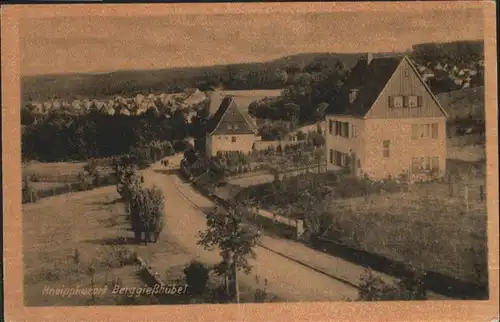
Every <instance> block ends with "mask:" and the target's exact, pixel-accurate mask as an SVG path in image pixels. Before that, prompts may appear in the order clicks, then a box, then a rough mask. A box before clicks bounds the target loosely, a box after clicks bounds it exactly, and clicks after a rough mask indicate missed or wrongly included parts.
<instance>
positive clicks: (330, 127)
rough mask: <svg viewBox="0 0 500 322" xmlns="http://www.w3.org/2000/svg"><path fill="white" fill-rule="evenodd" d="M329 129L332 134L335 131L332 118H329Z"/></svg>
mask: <svg viewBox="0 0 500 322" xmlns="http://www.w3.org/2000/svg"><path fill="white" fill-rule="evenodd" d="M328 131H329V132H330V134H332V132H333V121H332V120H329V122H328Z"/></svg>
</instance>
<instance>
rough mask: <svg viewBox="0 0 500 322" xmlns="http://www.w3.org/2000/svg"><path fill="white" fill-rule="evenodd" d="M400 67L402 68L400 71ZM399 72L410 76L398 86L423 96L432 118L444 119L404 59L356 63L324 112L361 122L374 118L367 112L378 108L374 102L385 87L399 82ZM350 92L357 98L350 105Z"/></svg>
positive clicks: (401, 90)
mask: <svg viewBox="0 0 500 322" xmlns="http://www.w3.org/2000/svg"><path fill="white" fill-rule="evenodd" d="M402 65H404V66H405V68H401V66H402ZM403 69H406V70H408V72H409V73H410V75H409V77H410V78H411V79H412V83H411V84H410V83H406V84H405V85H401V86H403V87H405V86H406V87H408V86H409V87H408V88H406V87H405V88H406V90H409V91H410V92H412V93H413V92H415V91H416V92H419V93H420V94H419V95H425V96H427V97H428V98H427V101H428V103H429V104H431V105H434V111H433V113H434V114H437V115H436V116H447V112H446V111H445V110H444V109H443V107H442V106H441V105H440V104H439V101H438V100H437V99H436V98H435V96H434V95H433V93H432V92H431V91H430V89H429V87H428V86H427V85H426V84H425V81H424V80H423V79H422V77H421V76H420V74H419V72H418V70H417V69H416V67H415V66H414V65H413V64H412V63H411V61H410V60H409V59H408V57H406V56H399V57H383V58H376V59H373V60H372V61H371V62H370V64H368V63H367V61H366V60H360V61H358V63H357V64H356V66H354V68H353V69H352V70H351V72H350V74H349V77H348V78H347V80H346V81H345V83H344V84H343V86H342V88H341V89H340V91H339V93H338V95H337V96H336V97H335V99H334V101H333V103H332V104H331V106H332V108H331V109H330V110H329V111H328V112H329V113H330V114H337V115H346V116H354V117H361V118H365V117H368V116H374V114H376V113H374V112H371V110H372V108H373V107H374V106H376V105H379V104H378V103H379V102H378V101H379V100H381V97H382V96H384V94H387V93H384V92H386V91H388V87H391V86H389V83H394V82H398V81H399V77H400V76H402V73H403V71H402V70H403ZM395 74H398V75H395ZM401 83H403V82H401ZM394 86H395V87H398V86H397V84H396V85H393V86H392V87H394ZM409 88H411V89H409ZM352 89H357V90H358V94H357V96H356V98H355V99H354V101H353V102H351V103H350V102H349V92H350V91H351V90H352ZM398 90H399V91H400V93H399V94H403V92H404V89H402V88H399V89H398ZM381 105H383V107H382V108H386V107H387V104H385V105H384V104H383V103H382V104H381ZM431 108H432V107H431ZM436 110H437V112H436ZM408 116H409V115H408Z"/></svg>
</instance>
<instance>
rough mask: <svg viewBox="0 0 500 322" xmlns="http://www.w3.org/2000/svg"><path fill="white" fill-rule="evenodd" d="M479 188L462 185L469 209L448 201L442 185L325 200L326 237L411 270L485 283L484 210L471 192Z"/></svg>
mask: <svg viewBox="0 0 500 322" xmlns="http://www.w3.org/2000/svg"><path fill="white" fill-rule="evenodd" d="M479 183H480V182H479V180H477V181H476V182H468V186H469V187H470V189H471V194H469V196H470V202H469V210H467V209H466V207H465V201H464V198H463V197H462V196H463V195H455V196H454V197H449V195H448V193H449V190H448V185H447V184H442V183H429V184H418V185H414V186H412V187H411V190H410V191H409V192H401V193H392V194H390V193H383V194H378V195H371V196H370V197H369V198H368V199H365V198H364V197H358V198H349V199H337V200H331V201H329V202H328V203H327V209H328V211H329V213H331V218H332V228H333V229H332V230H330V231H329V232H328V233H327V237H328V238H330V239H334V240H337V241H339V242H340V243H343V244H346V245H347V246H350V247H353V248H356V249H362V250H365V251H368V252H370V253H375V254H378V255H382V256H385V257H388V258H391V259H393V260H396V261H400V262H404V263H407V264H410V265H412V266H413V267H418V268H422V269H425V270H432V271H436V272H439V273H442V274H445V275H449V276H453V277H456V278H459V279H462V280H465V281H470V282H480V283H487V280H488V279H487V273H486V272H487V262H486V258H487V257H486V256H487V249H486V245H487V242H486V206H485V203H484V202H480V201H479V198H478V194H474V193H472V192H473V191H474V189H475V188H477V185H478V184H479ZM483 183H484V182H483ZM477 189H478V188H477Z"/></svg>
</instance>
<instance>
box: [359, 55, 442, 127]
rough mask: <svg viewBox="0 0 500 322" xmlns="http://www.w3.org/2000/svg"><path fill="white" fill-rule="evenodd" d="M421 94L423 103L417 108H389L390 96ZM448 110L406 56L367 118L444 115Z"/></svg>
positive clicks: (366, 115) (367, 114)
mask: <svg viewBox="0 0 500 322" xmlns="http://www.w3.org/2000/svg"><path fill="white" fill-rule="evenodd" d="M399 95H402V96H411V95H414V96H419V97H421V99H422V105H421V106H420V107H417V108H408V107H407V108H389V97H390V96H399ZM443 116H445V117H446V116H447V112H446V111H445V110H444V109H443V107H442V106H441V104H440V103H439V101H438V100H437V99H436V97H435V96H434V94H433V93H432V92H431V90H430V89H429V87H428V86H427V85H426V83H425V81H424V80H423V78H422V77H421V76H420V74H419V73H418V70H417V69H416V68H415V66H414V65H413V64H412V63H411V61H410V60H409V59H408V58H407V57H404V58H403V59H402V60H401V63H400V64H399V65H398V67H397V68H396V70H395V71H394V73H393V74H392V76H391V77H390V78H389V80H388V81H387V82H386V84H385V85H384V87H383V89H382V91H381V92H380V94H379V96H378V97H377V100H376V101H375V102H374V103H373V105H372V106H371V107H370V109H369V111H368V112H367V113H366V114H365V118H409V117H443Z"/></svg>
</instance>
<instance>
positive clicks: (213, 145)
mask: <svg viewBox="0 0 500 322" xmlns="http://www.w3.org/2000/svg"><path fill="white" fill-rule="evenodd" d="M256 140H260V137H258V136H255V135H253V134H230V135H207V138H206V153H207V155H208V156H215V155H217V152H219V151H222V152H231V151H240V152H243V153H249V152H251V151H252V148H253V144H254V142H255V141H256Z"/></svg>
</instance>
